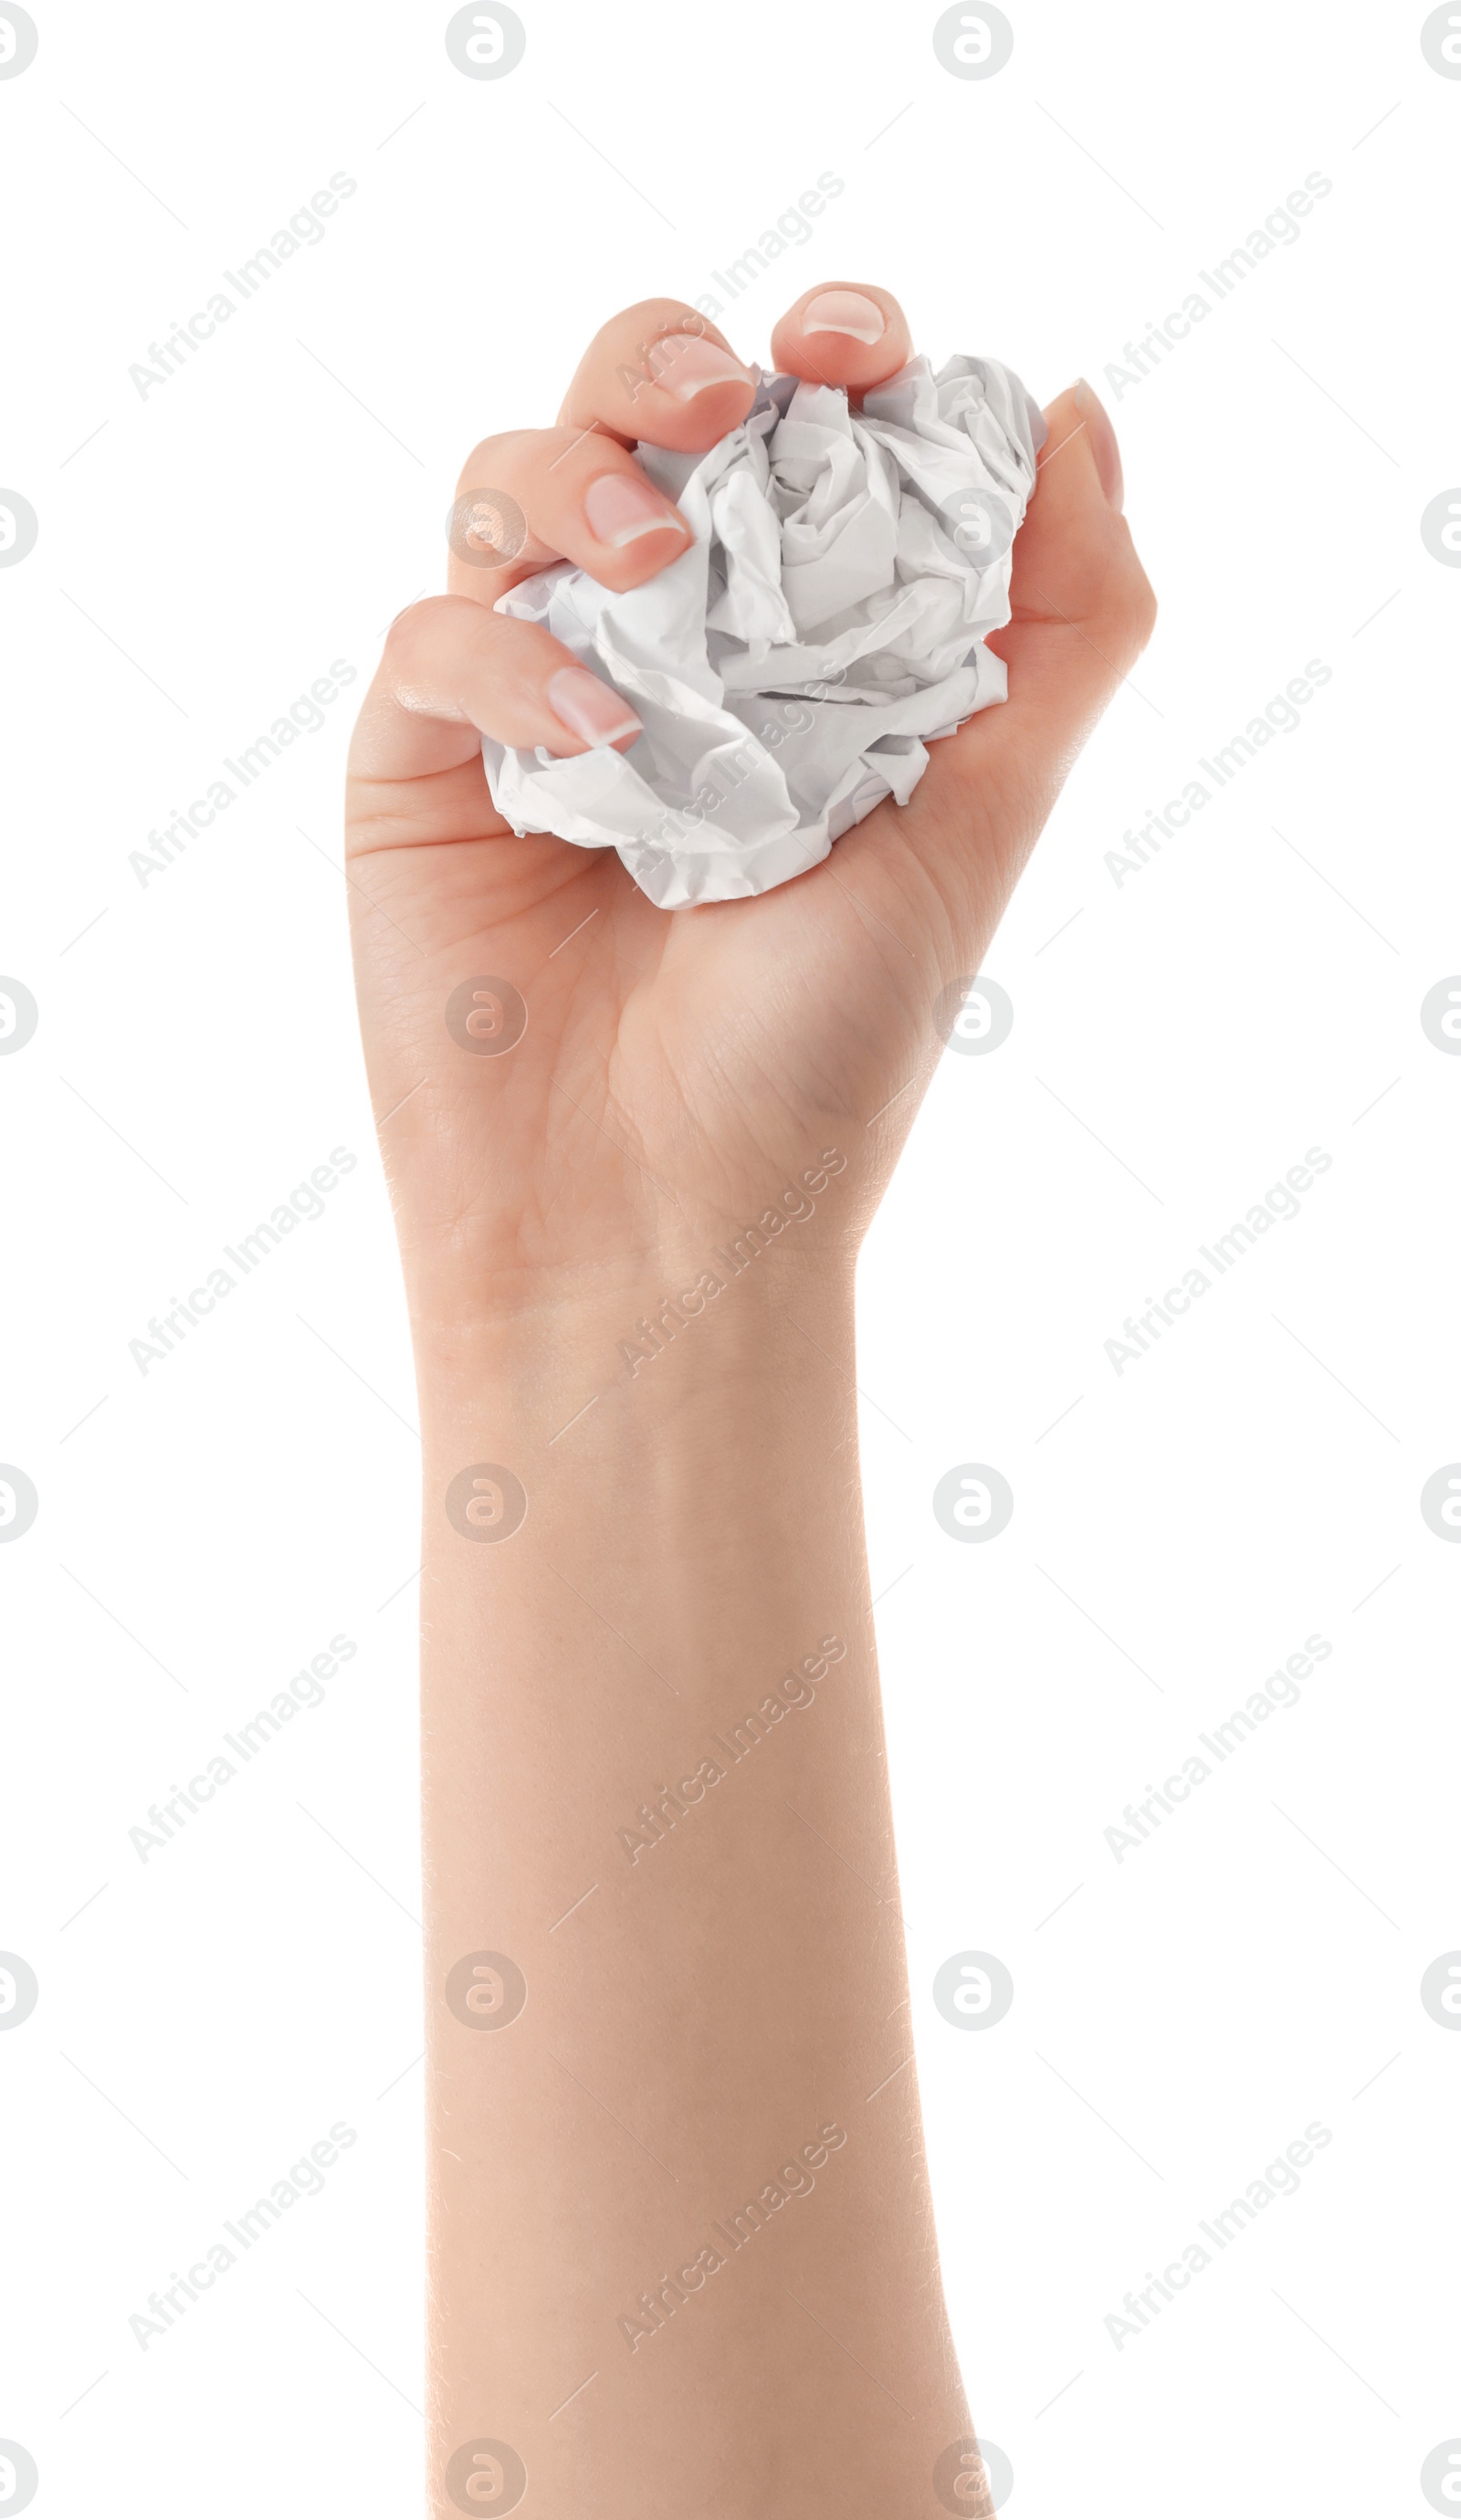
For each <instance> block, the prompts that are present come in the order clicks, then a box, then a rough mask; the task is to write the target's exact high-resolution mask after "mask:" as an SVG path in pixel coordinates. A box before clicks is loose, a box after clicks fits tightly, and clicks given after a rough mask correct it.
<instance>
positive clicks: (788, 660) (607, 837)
mask: <svg viewBox="0 0 1461 2520" xmlns="http://www.w3.org/2000/svg"><path fill="white" fill-rule="evenodd" d="M1044 439H1045V423H1044V420H1043V418H1042V417H1041V414H1040V412H1039V409H1038V407H1037V406H1036V405H1035V404H1034V403H1033V402H1032V401H1031V400H1030V398H1029V396H1028V395H1027V393H1026V391H1025V388H1024V386H1023V385H1022V384H1021V382H1020V381H1019V379H1018V377H1015V376H1013V375H1012V374H1011V373H1010V371H1009V370H1008V369H1007V368H1002V367H999V366H998V365H997V364H996V363H995V361H994V360H992V359H969V358H962V357H961V358H952V359H949V360H948V361H947V362H946V363H945V365H944V366H943V367H942V368H940V370H939V372H938V374H937V376H935V375H934V373H933V371H932V369H931V367H930V365H929V362H928V360H927V359H923V358H918V359H913V360H910V362H909V364H908V366H907V367H905V368H903V369H902V370H901V371H900V372H899V374H898V375H897V376H895V377H893V378H891V379H890V381H889V382H888V383H887V384H884V385H880V386H878V387H877V388H876V390H874V391H872V392H870V393H868V394H866V395H865V396H864V398H863V405H862V409H861V411H860V412H855V411H852V410H850V409H849V408H848V403H847V397H846V395H845V393H844V392H843V391H842V390H841V389H840V388H838V387H835V386H829V385H812V384H803V383H800V382H799V381H798V380H797V379H796V378H795V377H761V378H760V379H759V381H758V386H757V392H756V398H755V401H754V403H753V405H752V408H751V411H750V412H749V414H748V415H747V418H746V419H745V420H744V421H743V422H742V424H741V426H740V427H738V428H733V429H732V430H731V431H730V432H729V434H728V435H727V436H725V437H722V438H721V439H720V440H719V441H718V443H717V444H716V445H714V446H712V447H711V448H710V450H709V453H708V454H707V455H679V454H674V453H671V452H668V451H667V450H665V449H664V448H662V447H656V446H646V445H640V446H639V447H637V448H636V450H635V452H636V454H637V456H638V460H639V462H640V463H641V464H642V465H643V467H644V470H645V472H647V473H648V474H649V475H650V478H651V479H652V480H653V481H655V482H656V483H657V484H658V485H659V487H660V488H661V489H662V490H663V491H665V492H666V493H667V495H668V496H669V497H670V498H672V499H674V500H675V501H676V503H677V504H678V506H679V508H680V511H681V514H682V515H683V516H684V517H685V519H686V521H687V523H689V524H690V525H691V526H692V527H693V529H694V533H695V540H694V542H693V544H691V545H690V546H689V547H688V548H687V549H686V550H685V551H684V552H683V553H682V554H681V556H680V558H679V559H678V560H677V561H675V562H673V563H672V564H671V566H670V567H668V568H666V569H662V571H661V573H660V575H659V576H658V577H654V578H652V579H651V580H650V581H649V583H648V585H646V586H639V587H635V588H633V589H632V590H631V591H630V592H629V593H628V594H626V595H615V594H612V593H611V592H610V590H609V589H608V588H607V587H603V586H600V585H599V584H598V582H597V580H596V579H594V578H591V577H589V576H587V575H586V574H585V572H584V571H583V570H582V569H579V568H573V567H571V566H570V565H569V564H568V563H567V562H560V563H559V564H558V565H557V566H556V567H553V568H548V569H544V570H542V571H541V572H540V573H539V574H538V575H536V576H534V577H528V578H525V579H524V580H523V581H522V583H521V584H520V585H518V586H515V587H513V588H512V589H511V591H510V592H509V593H508V594H506V595H504V596H502V597H500V598H499V600H498V603H497V607H496V609H497V610H498V611H499V612H503V613H508V614H511V615H512V617H513V618H514V619H516V620H520V621H540V622H542V623H544V624H545V626H546V627H547V628H548V629H549V630H550V631H551V632H552V634H553V636H554V637H555V638H556V639H560V640H562V642H563V644H564V646H565V647H566V648H569V649H571V651H572V652H573V654H574V655H575V656H576V657H577V658H578V659H579V660H580V662H581V663H583V664H585V665H587V666H589V667H590V668H591V669H592V671H593V672H595V673H596V674H598V676H599V677H600V679H601V680H602V681H604V682H606V683H609V684H611V685H612V686H613V688H614V689H615V690H616V692H618V693H619V694H620V695H621V696H622V697H624V698H625V699H627V700H628V701H629V702H630V703H631V705H632V706H633V708H634V709H635V710H636V712H637V713H638V715H639V717H640V718H641V719H642V720H643V722H644V733H643V734H642V735H641V736H640V737H638V738H637V740H636V741H635V742H634V743H633V745H632V746H631V747H630V749H629V750H628V751H627V752H625V753H618V752H614V751H612V750H610V749H608V748H607V747H601V748H596V749H595V750H593V751H590V752H584V753H580V754H578V755H577V756H576V757H575V758H574V759H572V760H568V761H564V760H559V759H557V758H556V757H555V755H553V754H552V753H550V752H548V751H546V750H545V749H544V748H543V746H542V745H541V744H539V745H538V746H536V747H535V748H534V749H533V750H531V751H524V750H521V749H513V748H511V747H509V746H507V745H504V744H501V743H497V742H493V741H491V740H490V739H484V740H483V742H482V758H483V760H484V762H485V764H486V771H487V782H488V785H489V787H490V788H491V792H492V801H493V803H494V804H495V806H496V808H497V811H498V812H499V814H501V815H502V816H503V818H504V820H505V821H507V822H509V823H510V824H511V825H512V827H513V829H514V831H515V832H519V833H520V834H521V833H524V832H556V833H557V835H558V836H559V838H560V839H565V840H575V841H577V842H579V843H580V844H581V845H582V846H584V847H587V848H615V849H617V851H618V853H619V856H620V857H621V858H622V860H623V862H624V864H625V866H626V867H627V868H628V870H629V872H630V874H631V875H632V876H633V877H634V879H635V881H636V883H638V884H639V885H640V887H641V888H642V890H643V891H645V892H646V893H648V895H649V897H650V899H651V900H652V901H654V902H658V904H659V905H660V907H661V908H662V909H663V910H674V909H679V908H682V907H683V906H685V905H686V904H688V903H693V902H702V901H732V900H737V899H741V898H743V897H745V896H746V895H748V894H751V893H758V892H768V891H769V890H770V889H771V887H772V885H773V884H778V883H786V882H787V881H788V880H789V879H790V877H793V876H797V875H801V874H804V872H805V871H806V869H807V868H808V867H812V866H815V865H816V864H817V863H818V862H819V860H820V859H822V858H824V857H826V855H827V854H828V851H829V850H830V848H831V846H832V843H833V841H834V840H836V839H837V838H839V837H840V836H841V834H842V833H843V832H845V831H847V830H849V829H850V827H851V826H852V824H854V823H858V822H861V820H862V817H863V816H864V814H868V813H871V811H872V809H873V807H874V806H875V805H876V804H879V803H881V801H882V799H883V798H884V797H885V796H895V797H896V798H897V801H898V803H899V804H900V805H905V804H906V803H907V801H908V798H909V797H910V796H911V795H912V793H913V790H914V788H915V787H917V785H918V782H919V780H920V779H921V778H922V777H923V774H924V772H925V770H926V769H927V768H928V764H929V755H928V753H927V751H926V750H925V747H924V741H923V739H925V738H933V737H936V736H941V735H951V734H952V733H953V732H954V730H955V728H956V727H958V726H961V725H962V724H963V722H964V720H965V719H966V718H968V717H970V716H972V715H973V713H974V712H975V710H976V709H982V708H987V707H988V706H989V704H990V702H991V701H994V700H1002V699H1003V698H1004V697H1005V694H1006V688H1007V687H1006V680H1005V669H1004V665H1003V663H1002V662H1001V660H1000V659H999V657H997V656H994V655H991V654H990V652H989V651H988V650H987V649H986V647H985V646H984V640H985V638H986V636H987V634H988V633H989V632H990V631H991V630H995V629H998V628H999V627H1000V625H1001V624H1002V623H1003V622H1005V621H1007V620H1008V619H1009V608H1010V607H1009V588H1010V546H1011V544H1012V543H1013V541H1014V538H1015V534H1016V532H1017V530H1018V528H1019V525H1020V523H1021V520H1022V518H1023V517H1024V515H1025V509H1026V503H1027V500H1028V497H1029V494H1030V490H1031V488H1032V487H1033V484H1034V477H1035V458H1036V455H1037V453H1038V451H1039V449H1040V447H1041V446H1042V445H1043V443H1044Z"/></svg>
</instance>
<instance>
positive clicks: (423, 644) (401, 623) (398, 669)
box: [382, 595, 463, 675]
mask: <svg viewBox="0 0 1461 2520" xmlns="http://www.w3.org/2000/svg"><path fill="white" fill-rule="evenodd" d="M462 605H463V598H462V597H461V596H459V595H423V596H421V597H420V598H419V599H418V601H417V602H416V603H415V604H408V605H407V606H406V608H405V610H404V611H403V612H398V613H397V614H396V616H395V619H394V620H393V621H392V622H391V624H390V627H389V629H388V631H387V633H386V639H385V645H384V647H383V650H382V663H383V665H384V666H385V668H386V670H387V672H388V673H389V674H393V675H396V674H400V673H402V672H404V671H408V670H409V669H410V667H411V666H412V665H413V664H415V663H417V662H419V660H420V658H421V657H422V656H423V655H424V654H425V653H426V652H427V650H428V649H431V648H435V647H437V646H439V644H440V641H441V639H442V637H443V636H444V635H446V634H447V633H449V631H450V630H451V629H452V627H453V626H454V624H455V623H456V621H457V619H458V617H459V616H460V614H461V611H462Z"/></svg>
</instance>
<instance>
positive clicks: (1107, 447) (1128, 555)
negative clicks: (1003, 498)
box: [971, 379, 1157, 777]
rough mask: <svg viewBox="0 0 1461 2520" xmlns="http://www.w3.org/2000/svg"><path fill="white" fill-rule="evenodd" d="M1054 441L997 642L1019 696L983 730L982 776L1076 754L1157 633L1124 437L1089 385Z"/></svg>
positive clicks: (1055, 407) (1057, 414)
mask: <svg viewBox="0 0 1461 2520" xmlns="http://www.w3.org/2000/svg"><path fill="white" fill-rule="evenodd" d="M1045 418H1046V422H1047V425H1048V428H1049V435H1048V436H1047V438H1046V440H1045V444H1044V447H1043V449H1042V450H1041V454H1040V458H1039V467H1038V471H1037V473H1036V477H1035V489H1034V495H1033V497H1032V499H1031V501H1030V505H1029V509H1028V513H1027V517H1026V519H1025V523H1024V525H1023V526H1022V528H1021V531H1020V533H1019V535H1018V537H1017V538H1016V542H1015V552H1014V568H1013V573H1012V578H1011V585H1010V613H1011V617H1010V621H1009V624H1008V626H1007V627H1006V628H1005V629H1003V630H999V631H996V632H995V633H994V635H993V636H992V637H991V639H990V641H989V645H990V647H991V648H992V649H993V650H994V652H995V653H996V654H997V655H1000V656H1002V657H1003V658H1004V660H1005V663H1006V665H1007V667H1008V669H1009V687H1010V688H1009V698H1008V700H1007V701H1006V703H1005V705H1004V707H1003V708H999V709H991V710H989V711H987V712H986V713H985V714H984V716H983V717H982V718H978V719H976V720H974V721H973V727H974V728H977V729H978V730H979V732H980V734H981V735H982V737H983V738H984V747H983V758H982V762H981V769H982V771H983V772H987V771H989V770H990V769H992V767H993V766H994V765H993V761H992V760H991V758H990V757H989V756H990V755H992V754H994V753H995V752H996V751H997V750H998V749H999V748H1000V747H1013V748H1016V749H1018V750H1019V751H1021V752H1023V753H1025V754H1026V755H1027V757H1028V756H1029V754H1030V750H1031V747H1032V748H1033V751H1034V754H1035V755H1036V757H1039V756H1041V755H1043V756H1046V757H1053V758H1054V759H1055V760H1057V761H1058V762H1059V765H1060V767H1059V774H1058V775H1059V777H1064V774H1065V771H1066V769H1067V768H1068V767H1069V764H1070V760H1071V758H1072V756H1073V753H1074V752H1075V751H1077V750H1078V748H1079V746H1080V744H1081V743H1082V742H1084V740H1085V737H1086V736H1087V734H1088V733H1089V731H1090V728H1091V726H1092V725H1093V724H1094V722H1095V720H1096V719H1097V718H1098V717H1099V716H1100V714H1101V712H1102V710H1103V709H1104V708H1105V707H1106V705H1107V702H1108V701H1109V700H1110V698H1111V697H1112V695H1113V693H1114V692H1115V691H1116V690H1117V688H1118V687H1119V684H1120V683H1121V682H1123V681H1124V680H1125V678H1126V677H1127V675H1128V674H1129V673H1130V671H1131V668H1132V666H1133V665H1134V664H1135V662H1136V659H1137V657H1138V656H1139V655H1140V654H1141V652H1142V650H1143V648H1144V647H1145V646H1146V644H1147V641H1148V639H1149V638H1150V637H1151V635H1152V628H1153V624H1154V622H1155V620H1156V617H1157V601H1156V598H1155V596H1154V595H1153V593H1152V589H1151V586H1150V584H1149V582H1148V579H1147V574H1146V571H1145V569H1144V568H1143V567H1142V564H1141V562H1140V561H1139V560H1138V559H1137V556H1136V547H1135V545H1134V543H1133V542H1132V539H1131V531H1130V527H1129V526H1128V525H1127V523H1126V520H1125V518H1124V517H1123V516H1122V514H1121V505H1122V500H1123V496H1124V487H1123V481H1122V474H1121V459H1120V452H1119V447H1118V445H1117V438H1116V431H1115V429H1114V428H1113V427H1112V425H1111V420H1110V417H1109V415H1108V413H1107V411H1106V408H1105V406H1104V404H1103V403H1102V402H1101V401H1100V399H1099V397H1098V396H1097V395H1096V394H1095V393H1094V392H1093V391H1092V389H1091V387H1090V386H1089V385H1088V384H1087V383H1086V382H1084V380H1083V379H1082V380H1081V381H1080V382H1078V383H1076V384H1074V385H1073V386H1071V387H1070V389H1069V390H1068V391H1067V392H1066V393H1063V394H1059V395H1057V397H1056V399H1055V401H1054V402H1053V403H1052V404H1051V405H1050V407H1049V409H1048V411H1047V412H1046V415H1045ZM971 731H972V730H971Z"/></svg>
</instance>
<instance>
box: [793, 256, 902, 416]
mask: <svg viewBox="0 0 1461 2520" xmlns="http://www.w3.org/2000/svg"><path fill="white" fill-rule="evenodd" d="M912 356H913V340H912V336H911V335H910V333H909V331H908V320H907V317H906V316H905V315H904V313H903V310H902V308H901V306H900V305H899V304H898V301H897V299H896V298H895V297H892V296H890V294H889V292H888V291H887V290H886V289H874V288H873V287H872V286H871V285H870V284H869V283H868V282H866V281H862V280H824V281H821V282H819V284H818V286H817V287H816V288H815V289H808V290H807V292H806V293H805V295H804V296H802V297H799V298H798V300H797V303H796V305H795V306H793V307H791V308H790V309H789V310H788V312H787V313H786V314H785V315H783V317H782V319H781V322H780V323H779V324H778V325H777V327H776V330H775V332H774V333H773V334H772V336H771V357H772V361H773V363H774V365H775V366H776V367H777V368H778V369H779V370H781V371H782V372H783V373H785V374H787V375H789V376H794V377H803V378H805V379H806V381H807V382H808V383H811V384H822V385H844V386H845V387H846V389H847V391H848V392H849V393H865V392H866V391H867V389H868V387H869V386H870V385H880V384H882V383H883V382H884V381H885V379H886V378H888V377H895V376H896V375H897V372H898V370H899V368H905V367H906V366H907V364H908V361H909V360H910V359H911V358H912Z"/></svg>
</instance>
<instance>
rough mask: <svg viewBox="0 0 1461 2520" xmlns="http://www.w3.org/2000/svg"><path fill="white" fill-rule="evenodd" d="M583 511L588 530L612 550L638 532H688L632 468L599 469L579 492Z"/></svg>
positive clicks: (679, 517) (669, 508) (618, 547)
mask: <svg viewBox="0 0 1461 2520" xmlns="http://www.w3.org/2000/svg"><path fill="white" fill-rule="evenodd" d="M583 513H584V515H585V517H587V518H588V523H589V530H590V532H592V533H594V534H596V535H597V537H598V539H599V541H600V542H601V543H608V545H609V547H610V549H611V550H612V551H621V550H622V549H623V546H624V544H625V543H633V542H637V541H638V540H639V537H640V535H641V534H662V533H676V534H688V532H689V530H690V528H689V526H688V525H687V524H686V522H685V519H684V517H681V516H678V515H677V514H676V513H675V510H674V509H673V508H672V507H671V506H670V504H669V501H668V500H667V499H662V498H661V496H660V493H659V491H658V490H652V489H651V487H650V485H649V483H648V481H642V480H640V479H639V478H638V477H637V476H636V475H635V474H634V473H632V472H601V473H600V474H599V477H598V479H597V480H596V481H590V483H589V485H588V488H587V489H586V490H585V491H584V493H583Z"/></svg>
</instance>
